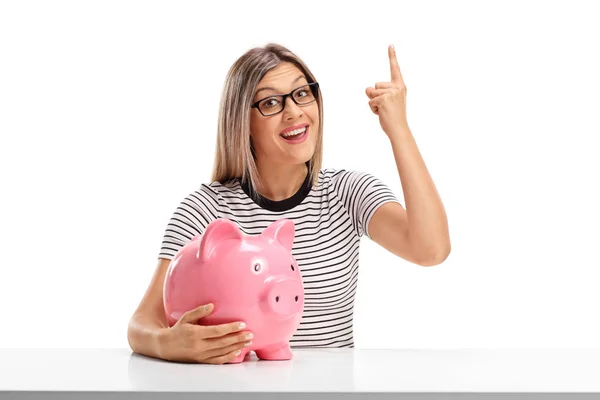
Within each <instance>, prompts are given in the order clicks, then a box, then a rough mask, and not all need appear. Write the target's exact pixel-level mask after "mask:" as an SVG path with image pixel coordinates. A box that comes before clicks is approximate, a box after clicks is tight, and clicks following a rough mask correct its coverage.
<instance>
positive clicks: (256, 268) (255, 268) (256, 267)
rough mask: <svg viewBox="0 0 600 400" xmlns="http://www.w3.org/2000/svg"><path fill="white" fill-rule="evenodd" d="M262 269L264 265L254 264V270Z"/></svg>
mask: <svg viewBox="0 0 600 400" xmlns="http://www.w3.org/2000/svg"><path fill="white" fill-rule="evenodd" d="M261 269H262V267H261V266H260V264H259V263H256V264H254V272H260V270H261Z"/></svg>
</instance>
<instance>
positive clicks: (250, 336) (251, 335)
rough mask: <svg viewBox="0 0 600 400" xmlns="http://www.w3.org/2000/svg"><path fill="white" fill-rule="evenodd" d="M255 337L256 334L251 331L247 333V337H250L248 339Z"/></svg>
mask: <svg viewBox="0 0 600 400" xmlns="http://www.w3.org/2000/svg"><path fill="white" fill-rule="evenodd" d="M253 337H254V335H253V334H251V333H248V334H246V339H248V340H250V339H252V338H253Z"/></svg>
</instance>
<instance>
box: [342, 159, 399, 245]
mask: <svg viewBox="0 0 600 400" xmlns="http://www.w3.org/2000/svg"><path fill="white" fill-rule="evenodd" d="M334 187H335V189H336V191H337V194H338V196H339V198H340V200H341V202H342V203H343V205H344V208H345V209H346V211H347V212H348V214H349V215H350V219H351V220H352V225H353V226H354V230H355V231H356V233H357V234H358V236H359V237H361V236H362V235H363V234H364V235H366V236H367V237H368V238H369V239H370V238H371V237H370V236H369V232H368V227H369V222H370V221H371V218H372V217H373V214H375V211H377V209H378V208H379V207H381V206H382V205H384V204H385V203H389V202H396V203H398V204H401V203H400V201H398V199H397V197H396V196H395V194H394V193H393V192H392V191H391V189H390V188H389V187H388V186H387V185H386V184H385V183H383V182H382V181H381V180H380V179H378V178H376V177H375V176H373V175H371V174H369V173H366V172H358V171H346V170H340V171H339V173H338V174H337V175H336V178H335V182H334Z"/></svg>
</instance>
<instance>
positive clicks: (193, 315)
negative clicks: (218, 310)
mask: <svg viewBox="0 0 600 400" xmlns="http://www.w3.org/2000/svg"><path fill="white" fill-rule="evenodd" d="M212 310H213V305H212V304H204V305H201V306H199V307H196V308H194V309H192V310H189V311H187V312H186V313H185V314H183V316H182V317H181V318H180V321H181V322H182V323H187V324H195V323H197V322H198V320H199V319H200V318H204V317H206V316H207V315H209V314H210V313H211V312H212Z"/></svg>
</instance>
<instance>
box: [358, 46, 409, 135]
mask: <svg viewBox="0 0 600 400" xmlns="http://www.w3.org/2000/svg"><path fill="white" fill-rule="evenodd" d="M388 55H389V58H390V72H391V77H392V81H391V82H378V83H376V84H375V88H373V87H368V88H367V90H366V93H367V96H368V97H369V99H371V100H369V106H370V107H371V111H373V114H375V115H378V116H379V123H380V125H381V129H383V131H384V132H385V133H386V134H387V135H388V136H391V135H392V134H394V133H395V132H397V131H399V130H408V122H407V120H406V86H405V85H404V80H403V79H402V74H401V73H400V66H399V65H398V60H397V59H396V51H395V50H394V47H393V46H389V47H388Z"/></svg>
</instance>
